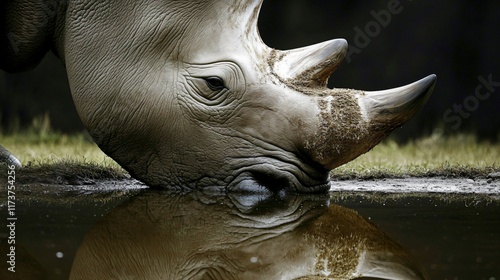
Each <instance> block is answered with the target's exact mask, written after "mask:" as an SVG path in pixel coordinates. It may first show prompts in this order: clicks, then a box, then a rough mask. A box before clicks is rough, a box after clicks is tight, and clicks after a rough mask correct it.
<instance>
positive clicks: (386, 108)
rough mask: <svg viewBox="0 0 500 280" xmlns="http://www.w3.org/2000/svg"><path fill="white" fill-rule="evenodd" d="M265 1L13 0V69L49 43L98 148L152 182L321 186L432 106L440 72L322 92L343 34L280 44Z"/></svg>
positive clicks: (239, 187) (8, 12) (9, 7)
mask: <svg viewBox="0 0 500 280" xmlns="http://www.w3.org/2000/svg"><path fill="white" fill-rule="evenodd" d="M261 4H262V0H175V1H173V0H162V1H158V0H137V1H110V0H70V1H65V0H47V1H34V0H24V1H21V0H8V1H7V2H6V3H4V5H5V10H4V11H3V13H4V16H5V19H6V21H5V28H4V34H3V35H4V37H3V42H2V46H3V48H4V51H3V54H4V55H5V59H4V60H2V64H1V65H0V66H1V68H2V69H5V70H7V71H15V70H22V69H24V68H28V67H31V66H33V65H34V64H36V63H37V62H38V61H39V60H40V59H41V57H42V56H43V55H44V54H45V52H46V51H48V50H49V49H52V50H53V51H54V52H55V53H56V54H57V55H58V56H59V57H60V59H61V61H62V62H63V63H64V65H65V67H66V69H67V75H68V79H69V84H70V87H71V92H72V96H73V100H74V103H75V105H76V109H77V111H78V114H79V115H80V118H81V120H82V122H83V124H84V125H85V127H86V128H87V130H88V132H89V133H90V135H91V136H92V137H93V139H94V140H95V142H96V143H97V145H98V146H99V147H100V148H101V149H102V150H103V151H104V152H105V153H106V154H108V155H109V156H110V157H111V158H113V159H114V160H115V161H116V162H117V163H118V164H120V165H121V166H122V167H123V168H124V169H125V170H127V171H128V172H129V173H130V174H131V175H132V176H133V177H134V178H137V179H139V180H141V181H143V182H145V183H146V184H147V185H149V186H151V187H174V188H180V189H188V190H189V189H200V188H208V189H214V190H220V189H222V190H225V191H226V190H227V191H271V192H275V191H281V190H290V191H297V192H324V191H327V190H328V189H329V184H328V174H329V171H330V170H332V169H333V168H335V167H338V166H340V165H342V164H344V163H346V162H349V161H351V160H353V159H354V158H356V157H358V156H359V155H361V154H363V153H365V152H367V151H369V150H370V149H371V148H372V147H374V146H375V145H377V144H378V143H379V142H380V141H381V140H382V139H383V138H384V137H386V136H387V135H388V134H389V133H390V132H391V131H392V130H393V129H394V128H396V127H399V126H401V125H402V124H403V123H404V122H406V121H407V120H408V119H410V118H411V117H412V116H413V115H414V114H415V113H416V112H417V111H418V110H419V109H420V108H421V107H422V106H423V104H424V103H425V102H426V100H427V99H428V97H429V95H430V94H431V92H432V89H433V87H434V84H435V81H436V76H435V75H430V76H428V77H426V78H423V79H421V80H419V81H417V82H415V83H412V84H409V85H406V86H403V87H400V88H395V89H390V90H384V91H372V92H369V91H363V90H354V89H340V88H333V89H329V88H328V87H327V80H328V78H329V76H330V75H331V73H332V72H333V71H334V70H335V69H336V68H337V67H338V66H339V64H340V63H341V61H342V59H343V58H344V56H345V55H346V52H347V43H346V41H345V40H344V39H335V40H330V41H327V42H323V43H319V44H315V45H312V46H307V47H303V48H298V49H292V50H276V49H273V48H270V47H268V46H267V45H266V44H265V43H264V42H263V41H262V39H261V37H260V35H259V31H258V28H257V20H258V15H259V11H260V7H261Z"/></svg>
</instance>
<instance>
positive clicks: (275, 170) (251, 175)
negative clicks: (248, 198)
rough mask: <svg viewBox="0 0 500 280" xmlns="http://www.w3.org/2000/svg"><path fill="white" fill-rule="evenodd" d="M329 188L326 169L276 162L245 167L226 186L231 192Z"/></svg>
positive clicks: (298, 190) (302, 190)
mask: <svg viewBox="0 0 500 280" xmlns="http://www.w3.org/2000/svg"><path fill="white" fill-rule="evenodd" d="M302 165H303V164H302ZM304 169H307V170H308V171H307V172H306V171H305V170H304ZM329 189H330V184H329V182H328V171H326V170H322V169H317V168H316V169H314V168H312V167H309V166H307V167H304V166H300V167H297V166H287V167H286V168H283V166H279V165H276V164H273V165H271V164H260V165H258V166H251V167H248V168H245V169H244V170H243V171H241V172H240V173H239V174H238V175H237V176H236V177H235V178H234V179H233V180H232V182H231V183H230V184H229V186H228V190H230V191H231V192H244V193H256V192H258V193H265V192H267V193H278V194H285V193H287V192H300V193H321V192H327V191H328V190H329Z"/></svg>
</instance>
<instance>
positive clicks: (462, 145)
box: [0, 131, 500, 181]
mask: <svg viewBox="0 0 500 280" xmlns="http://www.w3.org/2000/svg"><path fill="white" fill-rule="evenodd" d="M0 143H1V144H2V145H3V146H4V147H5V148H7V149H8V150H10V151H11V152H12V153H13V154H14V155H16V156H17V157H18V159H19V160H21V162H22V164H23V165H24V166H25V167H26V170H25V171H23V172H25V174H26V176H28V177H29V176H30V175H29V174H31V176H38V177H37V178H39V174H42V173H43V174H49V173H51V172H52V174H54V173H56V174H59V176H60V177H62V178H65V177H64V174H74V175H72V176H76V178H77V179H78V178H91V179H92V178H94V179H99V178H110V179H112V178H122V177H126V172H125V171H124V170H123V169H122V168H121V167H120V166H119V165H118V164H117V163H115V162H114V161H113V160H112V159H111V158H109V157H108V156H106V155H105V154H104V153H103V152H102V151H101V150H100V149H99V148H98V147H97V146H96V145H95V144H94V143H93V142H92V141H91V139H90V138H89V137H88V136H85V135H84V134H77V135H66V134H60V133H55V132H51V131H44V132H43V133H40V132H22V133H16V134H9V135H1V134H0ZM499 159H500V143H489V142H479V141H477V140H476V139H475V137H473V136H470V135H458V136H453V137H441V136H438V135H433V136H430V137H427V138H422V139H418V140H415V141H411V142H408V143H406V144H404V145H400V144H398V143H396V142H395V141H393V140H390V139H389V140H386V141H384V142H382V143H381V144H379V145H378V146H376V147H375V148H374V149H373V150H372V151H370V152H368V153H367V154H364V155H362V156H360V157H359V158H357V159H356V160H354V161H352V162H350V163H348V164H345V165H343V166H341V167H339V168H337V169H335V170H334V171H332V175H331V176H332V179H334V180H344V179H377V178H389V177H391V178H395V177H396V178H399V177H407V176H412V177H430V176H443V177H486V176H488V174H491V173H495V172H500V164H499V162H498V160H499ZM66 181H71V178H68V179H67V180H66Z"/></svg>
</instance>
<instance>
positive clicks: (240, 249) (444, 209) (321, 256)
mask: <svg viewBox="0 0 500 280" xmlns="http://www.w3.org/2000/svg"><path fill="white" fill-rule="evenodd" d="M19 189H20V188H18V192H17V194H16V205H15V218H16V220H15V230H14V234H15V235H14V238H12V233H13V231H12V228H8V227H6V226H3V227H2V228H1V229H0V252H1V255H2V256H3V261H2V262H1V264H0V269H1V271H0V279H486V280H494V279H499V280H500V207H499V206H500V199H499V198H498V197H496V196H491V195H490V196H486V195H474V194H460V195H450V194H446V195H445V194H404V195H401V194H400V195H398V194H380V193H378V194H376V193H361V192H355V193H349V192H332V193H330V194H328V195H267V196H266V195H232V194H230V195H220V194H219V195H215V194H205V193H189V194H174V193H169V192H164V191H153V190H148V189H146V188H144V187H143V186H142V185H140V184H139V183H135V182H127V181H125V182H107V183H103V184H101V185H99V186H83V187H75V186H48V185H43V186H42V185H40V186H37V185H34V186H33V185H32V186H25V187H24V188H22V189H21V190H19ZM2 192H4V191H3V190H2ZM1 198H2V201H1V202H0V210H1V219H2V221H5V223H6V224H7V225H9V223H10V221H11V220H8V217H7V205H6V203H5V201H6V198H5V196H3V195H2V196H1ZM9 238H10V239H9ZM12 239H15V271H16V272H15V273H14V272H10V271H8V268H9V267H11V265H10V264H9V263H8V262H7V261H9V257H8V256H7V254H9V252H10V250H11V248H10V246H11V245H9V244H8V242H9V240H12ZM362 277H364V278H362ZM370 277H371V278H370Z"/></svg>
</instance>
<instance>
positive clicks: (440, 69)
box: [0, 0, 500, 141]
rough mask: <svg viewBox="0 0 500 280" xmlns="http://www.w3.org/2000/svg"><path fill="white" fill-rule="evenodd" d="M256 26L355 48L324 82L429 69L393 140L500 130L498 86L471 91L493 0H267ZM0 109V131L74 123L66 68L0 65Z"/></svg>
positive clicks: (493, 69)
mask: <svg viewBox="0 0 500 280" xmlns="http://www.w3.org/2000/svg"><path fill="white" fill-rule="evenodd" d="M398 2H399V6H398V11H399V12H398V13H395V14H392V15H391V17H390V19H388V18H387V17H385V18H384V17H382V18H384V20H385V23H384V24H383V25H385V26H382V25H381V24H380V23H377V20H376V19H375V17H374V16H373V14H374V13H377V14H381V13H382V12H380V11H382V10H388V5H392V4H394V3H396V4H397V3H398ZM396 4H394V5H396ZM379 22H380V21H379ZM259 26H260V31H261V36H262V38H263V39H264V41H265V42H266V43H267V44H268V45H269V46H271V47H274V48H278V49H290V48H296V47H302V46H306V45H310V44H314V43H318V42H321V41H326V40H329V39H334V38H345V39H347V40H348V42H349V44H350V46H351V47H357V48H358V51H357V52H356V53H352V54H351V55H350V56H349V59H348V60H349V61H347V60H346V61H344V63H343V64H342V66H341V67H340V68H339V69H338V70H337V71H336V72H335V73H334V74H333V76H332V77H331V79H330V86H332V87H333V86H335V87H347V88H356V89H364V90H379V89H386V88H392V87H396V86H401V85H404V84H408V83H411V82H413V81H416V80H418V79H420V78H423V77H425V76H427V75H429V74H433V73H434V74H437V76H438V82H437V85H436V88H435V90H434V93H433V95H432V96H431V98H430V99H429V101H428V103H427V105H426V106H425V107H424V108H423V109H422V111H421V112H420V113H418V114H417V115H416V116H415V117H414V118H413V119H412V120H411V121H410V122H408V123H407V124H405V125H404V127H403V128H401V129H398V130H396V131H395V132H394V133H393V135H394V136H395V137H396V138H397V139H399V140H401V141H404V140H408V139H412V138H416V137H420V136H425V135H429V134H431V133H433V132H435V133H436V132H438V133H445V134H446V135H449V134H454V133H463V132H469V133H475V134H476V135H477V136H478V138H480V139H487V140H498V138H499V136H500V114H499V112H500V86H499V87H498V88H494V89H495V91H493V92H492V93H491V94H490V96H489V97H488V98H486V99H485V100H479V99H477V98H476V97H475V89H476V87H478V86H479V85H480V84H481V83H480V81H479V80H478V77H479V76H481V77H484V79H486V80H488V77H489V76H490V75H491V79H492V80H493V81H495V82H497V81H498V82H499V83H500V69H499V68H500V65H499V59H498V58H499V56H500V38H499V35H500V32H499V27H500V1H465V0H461V1H460V0H455V1H432V0H420V1H417V0H413V1H411V0H401V1H395V0H380V1H361V0H339V1H325V0H323V1H322V0H308V1H305V0H272V1H271V0H267V1H265V2H264V5H263V9H262V11H261V15H260V22H259ZM377 26H378V28H377ZM367 27H368V28H369V29H368V33H370V35H367V34H368V33H367V31H366V28H367ZM356 28H358V29H359V30H362V32H363V33H364V34H365V36H367V37H366V38H367V39H368V41H367V40H365V41H363V40H361V39H360V38H359V37H360V35H359V32H358V31H356V30H358V29H356ZM370 28H371V29H370ZM357 34H358V35H357ZM357 37H358V38H357ZM366 38H365V39H366ZM351 50H353V49H351ZM481 93H483V94H486V93H487V91H485V89H484V88H483V90H482V92H481ZM464 102H465V104H464ZM467 102H468V103H467ZM456 105H461V106H463V105H465V107H464V112H465V113H462V114H465V115H466V116H467V117H458V116H459V114H456V113H453V112H451V113H449V115H448V118H445V117H444V114H445V112H446V111H447V110H453V109H454V106H456ZM467 108H469V110H468V109H467ZM472 109H473V110H472ZM0 111H1V112H0V113H1V115H0V117H1V129H2V131H3V132H9V131H12V130H15V129H19V128H23V127H26V126H29V125H31V123H32V120H33V118H34V117H37V116H42V115H44V114H45V113H47V112H48V114H49V115H50V120H51V124H52V127H53V128H54V129H55V130H58V131H62V132H67V133H71V132H79V131H82V130H83V126H82V124H81V123H80V121H79V118H78V115H77V114H76V111H75V108H74V105H73V102H72V100H71V94H70V92H69V86H68V83H67V80H66V76H65V70H64V68H63V66H62V64H61V63H60V62H59V61H58V60H57V59H56V58H55V57H54V56H53V55H52V54H49V55H47V57H46V58H45V59H44V60H43V62H42V63H41V64H40V65H39V66H38V67H37V68H35V69H34V70H32V71H29V72H24V73H19V74H7V73H5V72H2V71H1V70H0ZM452 117H453V119H451V118H452ZM457 119H458V120H457ZM459 121H460V123H459Z"/></svg>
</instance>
